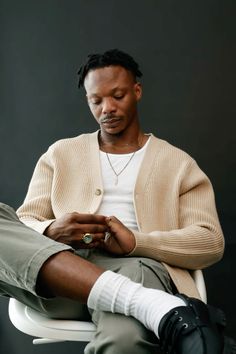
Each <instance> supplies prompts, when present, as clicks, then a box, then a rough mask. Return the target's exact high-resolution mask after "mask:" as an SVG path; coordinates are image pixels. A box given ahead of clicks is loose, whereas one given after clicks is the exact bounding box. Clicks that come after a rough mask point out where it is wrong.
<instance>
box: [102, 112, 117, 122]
mask: <svg viewBox="0 0 236 354" xmlns="http://www.w3.org/2000/svg"><path fill="white" fill-rule="evenodd" d="M119 118H120V117H118V116H115V115H114V114H107V115H106V116H104V117H102V118H101V119H100V121H99V122H100V123H106V122H109V121H110V120H111V119H119Z"/></svg>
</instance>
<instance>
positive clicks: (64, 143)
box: [48, 132, 97, 152]
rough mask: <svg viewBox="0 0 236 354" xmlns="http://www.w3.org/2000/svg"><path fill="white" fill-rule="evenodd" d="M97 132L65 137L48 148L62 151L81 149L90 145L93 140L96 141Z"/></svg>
mask: <svg viewBox="0 0 236 354" xmlns="http://www.w3.org/2000/svg"><path fill="white" fill-rule="evenodd" d="M96 137H97V132H93V133H86V134H80V135H77V136H74V137H69V138H63V139H59V140H57V141H55V142H54V143H53V144H51V145H50V146H49V148H48V150H49V151H53V152H55V151H62V150H71V149H72V150H73V149H80V148H83V146H86V145H88V144H89V143H90V142H91V141H96Z"/></svg>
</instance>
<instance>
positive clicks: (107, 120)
mask: <svg viewBox="0 0 236 354" xmlns="http://www.w3.org/2000/svg"><path fill="white" fill-rule="evenodd" d="M119 121H120V118H119V117H112V118H103V119H101V121H100V122H101V124H105V125H110V124H115V123H117V122H119Z"/></svg>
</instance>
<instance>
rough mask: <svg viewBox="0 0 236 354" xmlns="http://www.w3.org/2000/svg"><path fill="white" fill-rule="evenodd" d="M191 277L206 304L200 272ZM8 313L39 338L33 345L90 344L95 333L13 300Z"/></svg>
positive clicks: (22, 328) (93, 328)
mask: <svg viewBox="0 0 236 354" xmlns="http://www.w3.org/2000/svg"><path fill="white" fill-rule="evenodd" d="M192 277H193V279H194V282H195V284H196V286H197V288H198V291H199V294H200V295H201V298H202V300H203V301H204V302H207V296H206V287H205V282H204V277H203V274H202V271H201V270H195V271H193V272H192ZM8 311H9V317H10V320H11V322H12V323H13V325H14V326H15V327H16V328H17V329H18V330H19V331H21V332H23V333H26V334H28V335H31V336H33V337H35V336H36V337H40V338H37V339H34V340H33V343H34V344H43V343H53V342H63V341H81V342H90V341H91V339H92V338H93V336H94V334H95V331H96V326H95V325H94V324H93V323H92V322H84V321H75V320H58V319H51V318H48V317H46V316H43V315H42V314H41V313H40V312H38V311H35V310H33V309H31V308H29V307H28V306H26V305H24V304H22V303H21V302H19V301H17V300H16V299H13V298H11V299H10V301H9V308H8Z"/></svg>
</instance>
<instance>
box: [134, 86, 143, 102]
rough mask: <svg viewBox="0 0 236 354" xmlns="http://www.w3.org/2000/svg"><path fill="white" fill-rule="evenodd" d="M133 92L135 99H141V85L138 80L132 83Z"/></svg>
mask: <svg viewBox="0 0 236 354" xmlns="http://www.w3.org/2000/svg"><path fill="white" fill-rule="evenodd" d="M134 93H135V96H136V100H137V101H139V100H140V99H141V97H142V93H143V90H142V85H141V84H140V82H136V83H135V84H134Z"/></svg>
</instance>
